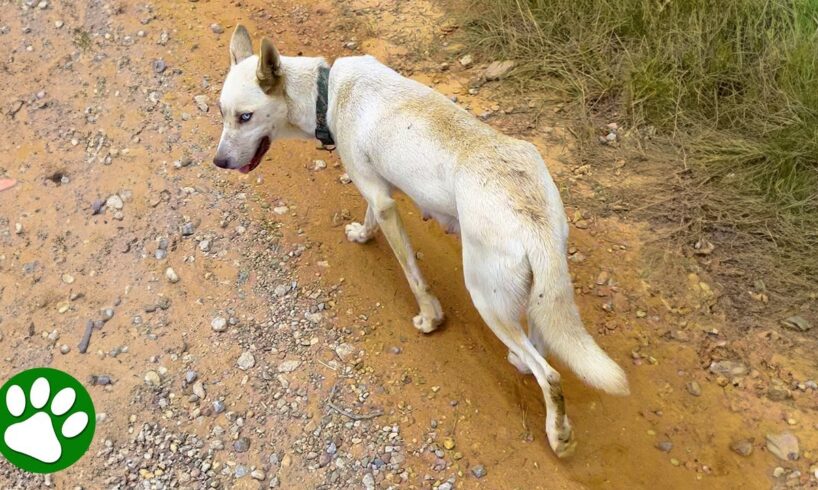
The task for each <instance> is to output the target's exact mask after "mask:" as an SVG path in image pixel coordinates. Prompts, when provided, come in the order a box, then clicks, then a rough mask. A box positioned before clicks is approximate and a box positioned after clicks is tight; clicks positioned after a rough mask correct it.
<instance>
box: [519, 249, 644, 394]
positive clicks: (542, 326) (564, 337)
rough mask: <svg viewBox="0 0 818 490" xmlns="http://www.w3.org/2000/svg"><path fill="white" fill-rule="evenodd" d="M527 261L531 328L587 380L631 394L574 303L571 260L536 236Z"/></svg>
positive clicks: (620, 370)
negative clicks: (584, 324)
mask: <svg viewBox="0 0 818 490" xmlns="http://www.w3.org/2000/svg"><path fill="white" fill-rule="evenodd" d="M529 243H530V244H532V246H528V247H526V248H527V249H528V253H527V255H528V260H529V263H530V264H531V270H532V272H533V283H532V286H531V292H530V293H529V302H528V319H529V320H528V321H529V326H528V328H529V329H537V331H536V332H534V334H535V335H537V334H539V335H540V336H541V338H542V340H543V341H544V344H545V346H547V349H548V350H549V351H550V352H553V353H554V354H556V356H557V357H558V358H559V359H560V360H561V361H562V362H564V363H565V364H567V365H568V367H570V368H571V370H572V371H574V373H576V374H577V376H579V378H580V379H582V380H583V381H584V382H585V383H587V384H589V385H590V386H593V387H594V388H598V389H600V390H603V391H605V392H607V393H611V394H614V395H627V394H628V393H629V389H628V380H627V378H626V376H625V372H624V371H622V368H620V367H619V366H618V365H617V364H616V363H615V362H614V361H613V360H612V359H611V358H610V357H608V355H607V354H605V352H604V351H603V350H602V349H601V348H600V347H599V345H597V343H596V342H595V341H594V339H593V337H591V335H590V334H588V332H587V331H586V330H585V327H584V326H583V325H582V320H581V319H580V317H579V311H578V310H577V307H576V304H575V303H574V289H573V286H572V285H571V278H570V275H569V273H568V262H567V261H566V260H565V258H564V253H563V251H562V250H561V249H560V247H556V246H553V248H554V249H555V252H554V253H548V250H547V249H546V248H547V247H549V246H552V244H549V243H548V242H547V241H544V240H543V239H542V237H536V239H535V240H534V241H533V243H532V241H529Z"/></svg>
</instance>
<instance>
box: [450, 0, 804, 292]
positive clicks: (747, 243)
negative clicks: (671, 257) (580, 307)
mask: <svg viewBox="0 0 818 490" xmlns="http://www.w3.org/2000/svg"><path fill="white" fill-rule="evenodd" d="M472 3H473V4H472V6H471V8H469V10H468V12H475V13H479V15H474V14H469V13H466V14H464V15H466V16H467V20H466V21H465V22H464V25H465V26H466V27H467V29H466V30H467V32H468V33H469V35H470V39H471V42H472V44H473V45H475V46H476V47H477V50H478V51H479V52H482V53H485V54H486V55H487V56H490V57H491V58H497V57H503V58H513V59H516V60H519V61H520V68H519V69H518V70H517V71H516V73H515V75H516V77H517V79H518V80H522V81H524V82H525V84H526V85H527V86H528V87H529V88H532V87H537V86H539V87H541V88H545V87H546V86H547V87H548V88H549V89H551V90H553V89H554V88H557V89H559V90H561V91H563V93H564V94H565V95H568V96H570V97H573V98H575V99H576V100H578V101H579V102H580V103H581V105H582V106H583V107H585V108H586V109H587V111H588V113H589V114H591V115H593V114H599V113H600V112H602V113H605V112H616V113H617V114H619V116H620V117H619V120H620V121H622V120H623V119H624V120H625V122H626V123H627V124H628V126H629V127H630V128H632V129H634V130H635V132H636V133H640V132H641V133H643V134H644V133H646V132H650V133H652V134H653V133H655V134H657V135H659V136H660V139H661V140H662V141H665V142H669V143H671V144H672V145H673V146H674V147H675V148H676V149H677V150H678V151H679V153H680V154H684V155H685V158H684V164H683V163H682V159H681V158H677V159H676V165H677V168H675V169H674V168H671V169H666V171H669V172H671V173H675V171H676V170H681V169H683V168H684V169H686V170H687V171H686V172H680V173H679V175H681V177H680V178H676V179H668V181H667V182H664V183H663V185H662V186H661V187H662V188H661V189H659V190H658V192H659V194H658V195H657V190H656V189H651V190H650V191H649V192H648V191H645V192H644V195H643V198H644V199H643V202H642V203H640V208H641V209H643V210H644V211H645V212H646V213H647V214H648V215H649V216H652V217H654V218H657V219H664V220H666V222H667V223H668V230H669V232H668V236H669V237H670V238H676V239H681V240H684V241H687V242H688V243H689V242H691V241H695V240H696V239H698V237H701V236H709V237H711V240H712V241H714V242H716V241H718V242H719V245H720V246H721V249H722V251H729V253H730V254H731V255H730V256H729V257H727V256H725V257H723V258H724V259H725V260H727V261H729V262H731V263H733V264H736V267H737V268H738V269H741V270H743V271H745V273H746V274H747V279H748V283H749V284H753V282H756V281H754V280H750V278H751V277H752V276H758V277H765V278H767V279H766V280H765V282H766V283H767V286H768V288H770V289H772V288H774V289H775V290H776V291H777V292H778V294H779V295H780V296H781V297H782V298H792V297H793V294H798V295H800V297H803V295H804V294H810V293H812V294H814V293H815V291H814V290H813V291H809V288H810V287H811V288H815V285H816V281H815V278H816V277H818V253H816V252H815V250H818V248H816V247H818V3H817V2H814V1H811V0H689V1H684V2H682V1H676V2H673V1H670V0H618V1H614V0H528V1H524V0H474V1H473V2H472ZM586 129H587V128H586ZM578 133H580V134H588V131H587V130H586V131H578ZM586 146H587V145H586ZM683 165H684V167H683ZM688 165H689V168H688V167H687V166H688ZM651 199H654V200H655V203H654V205H652V206H651V205H650V203H651ZM645 203H647V204H648V205H645ZM744 286H746V284H745V285H744Z"/></svg>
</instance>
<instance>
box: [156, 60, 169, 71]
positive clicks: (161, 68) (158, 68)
mask: <svg viewBox="0 0 818 490" xmlns="http://www.w3.org/2000/svg"><path fill="white" fill-rule="evenodd" d="M167 68H168V65H167V64H166V63H165V61H164V60H154V61H153V71H154V72H155V73H164V72H165V70H166V69H167Z"/></svg>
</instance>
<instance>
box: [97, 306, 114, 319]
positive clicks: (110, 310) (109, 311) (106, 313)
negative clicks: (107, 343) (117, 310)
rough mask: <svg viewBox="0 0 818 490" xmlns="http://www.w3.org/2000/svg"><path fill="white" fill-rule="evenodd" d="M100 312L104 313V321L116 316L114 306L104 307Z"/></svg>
mask: <svg viewBox="0 0 818 490" xmlns="http://www.w3.org/2000/svg"><path fill="white" fill-rule="evenodd" d="M99 312H100V314H101V315H102V321H103V322H107V321H108V320H110V319H111V318H113V317H114V309H113V308H103V309H101V310H100V311H99Z"/></svg>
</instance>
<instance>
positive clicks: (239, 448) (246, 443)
mask: <svg viewBox="0 0 818 490" xmlns="http://www.w3.org/2000/svg"><path fill="white" fill-rule="evenodd" d="M233 449H235V450H236V452H237V453H246V452H247V450H248V449H250V439H248V438H246V437H240V438H238V439H237V440H236V442H234V443H233Z"/></svg>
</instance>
